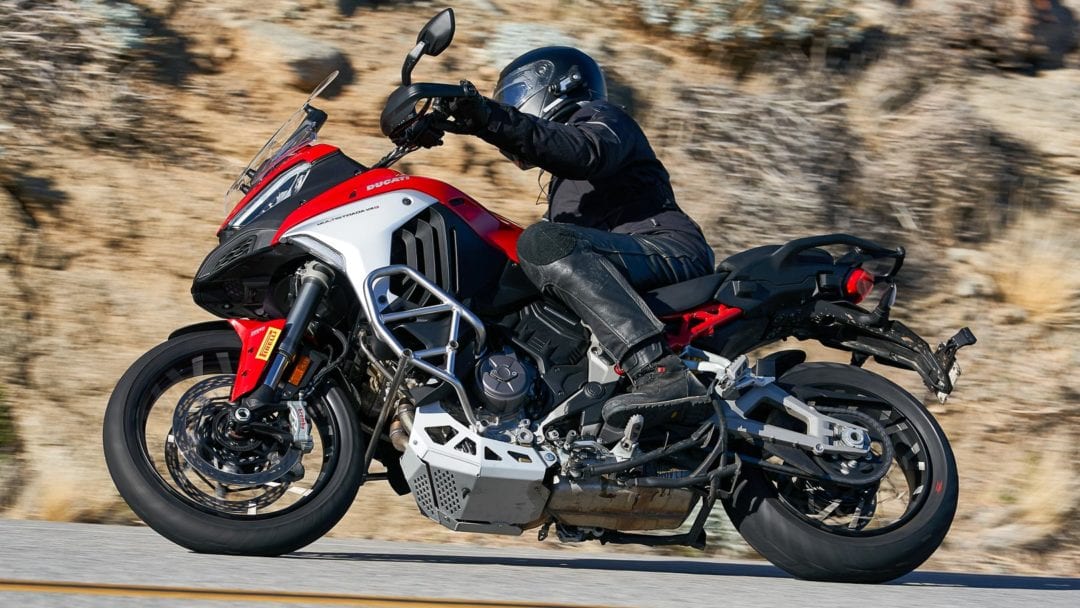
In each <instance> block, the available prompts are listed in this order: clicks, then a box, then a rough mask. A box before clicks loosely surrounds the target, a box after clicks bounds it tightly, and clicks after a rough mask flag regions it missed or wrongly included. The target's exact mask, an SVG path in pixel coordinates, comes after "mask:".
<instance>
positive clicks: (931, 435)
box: [724, 363, 959, 583]
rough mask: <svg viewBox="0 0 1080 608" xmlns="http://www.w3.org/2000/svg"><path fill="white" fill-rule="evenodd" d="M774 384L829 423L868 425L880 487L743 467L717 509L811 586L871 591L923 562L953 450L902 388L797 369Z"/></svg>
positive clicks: (840, 370) (949, 506) (946, 494)
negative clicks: (884, 467)
mask: <svg viewBox="0 0 1080 608" xmlns="http://www.w3.org/2000/svg"><path fill="white" fill-rule="evenodd" d="M778 383H779V384H780V385H781V386H783V387H784V388H785V389H786V390H788V391H789V392H791V393H792V394H794V395H796V396H797V397H799V398H800V399H801V400H803V401H804V402H806V403H807V404H809V405H812V406H816V407H827V408H830V409H829V415H831V416H834V417H837V418H841V419H844V418H845V412H848V413H849V419H850V420H851V421H852V422H855V423H858V420H859V417H861V416H863V415H869V416H871V417H873V419H874V420H876V421H877V422H878V423H879V424H880V427H878V428H881V429H883V430H884V436H881V437H876V436H873V434H872V437H871V439H872V441H873V442H876V445H878V446H880V445H881V444H882V443H883V442H886V441H887V442H889V443H890V444H891V445H892V448H893V450H892V461H893V462H892V466H891V467H890V469H889V472H888V473H887V474H886V476H885V477H884V478H883V479H881V480H880V481H879V482H877V483H874V484H872V485H870V486H864V487H844V486H839V485H835V484H829V483H824V482H818V481H811V480H807V479H804V478H800V477H793V476H791V475H785V474H783V473H778V472H773V471H769V470H766V469H762V468H756V467H749V466H747V467H744V468H743V471H742V473H741V475H740V477H739V479H738V480H737V481H736V485H735V491H734V493H733V494H732V496H731V497H730V499H728V500H726V501H725V502H724V508H725V510H726V511H727V514H728V517H730V518H731V521H732V523H733V524H734V525H735V527H736V528H737V529H738V530H739V533H740V534H742V536H743V538H745V539H746V541H747V542H748V543H749V544H750V546H752V547H753V548H754V549H756V550H757V551H758V553H760V554H761V555H762V556H763V557H765V558H766V559H768V560H769V561H770V562H772V563H773V564H775V565H777V566H779V567H780V568H782V569H784V570H785V571H787V572H789V573H790V574H792V575H794V576H796V577H799V578H804V579H810V580H820V581H837V582H853V583H879V582H884V581H889V580H892V579H895V578H897V577H900V576H903V575H904V574H907V573H908V572H911V571H912V570H914V569H915V568H917V567H918V566H919V565H920V564H922V563H923V562H924V561H926V559H927V558H929V557H930V555H932V554H933V553H934V551H935V550H937V548H938V546H939V545H940V544H941V542H942V540H944V538H945V534H946V533H947V532H948V531H949V526H950V525H951V524H952V519H953V515H954V514H955V512H956V502H957V496H958V491H959V487H958V486H959V483H958V480H957V471H956V461H955V459H954V458H953V454H952V450H951V449H950V447H949V443H948V440H947V439H946V438H945V434H944V433H943V432H942V430H941V428H940V427H939V426H938V424H937V422H936V421H934V419H933V417H932V416H931V415H930V413H929V412H928V411H927V410H926V409H925V408H924V407H923V405H922V404H921V403H920V402H919V401H918V400H917V399H915V398H914V397H913V396H912V395H911V394H909V393H908V392H906V391H905V390H904V389H902V388H900V387H899V386H897V385H895V384H893V383H892V382H890V381H888V380H886V379H885V378H882V377H881V376H878V375H877V374H874V373H872V372H869V371H866V370H864V369H860V368H857V367H853V366H850V365H843V364H838V363H808V364H803V365H798V366H796V367H794V368H792V369H791V370H790V371H788V372H787V373H785V374H784V375H783V376H782V377H781V378H780V379H779V380H778ZM872 451H873V450H872ZM876 452H877V453H878V454H881V453H883V452H884V453H887V451H885V450H882V449H880V448H879V449H877V450H876ZM763 456H767V454H763ZM771 460H773V461H774V462H775V461H776V458H775V457H773V458H772V459H771ZM777 464H781V463H780V462H777ZM825 464H826V465H828V463H825ZM836 466H837V467H843V466H847V465H846V463H843V462H837V463H836Z"/></svg>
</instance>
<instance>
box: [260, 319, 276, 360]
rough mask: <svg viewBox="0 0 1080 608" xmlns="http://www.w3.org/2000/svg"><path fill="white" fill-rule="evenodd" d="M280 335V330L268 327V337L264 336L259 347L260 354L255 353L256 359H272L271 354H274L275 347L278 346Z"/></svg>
mask: <svg viewBox="0 0 1080 608" xmlns="http://www.w3.org/2000/svg"><path fill="white" fill-rule="evenodd" d="M280 335H281V330H280V329H277V328H274V327H267V328H266V335H265V336H263V341H262V344H261V345H260V346H259V352H257V353H255V358H256V359H258V360H259V361H266V360H268V359H269V358H270V353H272V352H274V345H275V344H277V339H278V336H280Z"/></svg>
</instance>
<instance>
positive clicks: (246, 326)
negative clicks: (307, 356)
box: [228, 319, 285, 402]
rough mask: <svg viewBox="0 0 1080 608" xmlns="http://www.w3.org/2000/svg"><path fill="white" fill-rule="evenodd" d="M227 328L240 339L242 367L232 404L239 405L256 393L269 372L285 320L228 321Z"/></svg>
mask: <svg viewBox="0 0 1080 608" xmlns="http://www.w3.org/2000/svg"><path fill="white" fill-rule="evenodd" d="M228 324H229V325H230V326H232V328H233V329H234V330H236V333H237V335H239V336H240V344H241V346H240V366H239V367H238V368H237V370H236V381H235V382H233V390H232V396H230V397H229V399H230V401H233V402H235V401H237V400H238V399H240V398H241V397H243V396H244V395H246V394H248V393H250V392H251V391H253V390H255V387H256V386H258V385H259V381H260V380H262V377H263V374H264V373H265V372H266V366H267V364H268V363H269V362H270V355H272V354H273V352H274V346H275V345H277V340H278V337H279V336H280V335H281V329H282V328H283V327H285V319H271V320H269V321H254V320H251V319H229V320H228Z"/></svg>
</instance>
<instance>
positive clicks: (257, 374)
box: [169, 319, 285, 402]
mask: <svg viewBox="0 0 1080 608" xmlns="http://www.w3.org/2000/svg"><path fill="white" fill-rule="evenodd" d="M283 327H285V319H271V320H269V321H253V320H251V319H229V320H227V321H225V320H222V321H205V322H203V323H195V324H192V325H187V326H184V327H181V328H180V329H177V330H176V331H174V332H172V333H171V334H169V339H170V340H172V339H173V338H178V337H180V336H186V335H188V334H196V333H199V332H203V331H221V330H223V329H230V328H231V329H232V330H233V331H235V332H236V335H238V336H239V337H240V366H239V367H238V368H237V369H236V380H235V381H234V382H233V390H232V396H231V397H230V400H232V401H234V402H235V401H236V400H237V399H239V398H241V397H243V396H244V395H247V394H248V393H250V392H251V391H253V390H255V387H256V386H258V385H259V381H260V380H262V377H263V373H264V372H265V371H266V366H267V364H268V363H269V362H270V355H271V354H272V353H273V352H274V346H275V345H276V344H277V339H278V336H279V335H281V329H282V328H283Z"/></svg>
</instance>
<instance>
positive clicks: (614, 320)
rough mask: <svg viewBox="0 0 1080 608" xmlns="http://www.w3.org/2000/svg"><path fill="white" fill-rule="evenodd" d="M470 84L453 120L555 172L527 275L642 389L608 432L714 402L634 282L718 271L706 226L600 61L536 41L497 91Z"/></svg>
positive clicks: (612, 409)
mask: <svg viewBox="0 0 1080 608" xmlns="http://www.w3.org/2000/svg"><path fill="white" fill-rule="evenodd" d="M462 84H463V85H464V87H465V88H466V90H467V91H468V92H469V95H467V96H466V97H464V98H461V99H457V100H454V101H452V102H450V103H449V104H448V107H447V108H446V111H447V112H448V113H449V115H450V116H451V117H452V118H453V119H454V121H453V123H451V124H450V125H447V126H446V130H448V131H453V132H456V133H468V134H473V135H476V136H478V137H480V138H481V139H483V140H484V141H486V142H488V143H490V144H493V145H495V146H496V147H498V148H499V150H500V151H502V153H503V154H504V155H505V156H507V157H508V158H509V159H510V160H511V161H513V162H514V163H515V164H516V165H517V166H518V167H520V168H521V169H530V168H532V167H539V168H540V169H542V170H543V171H547V172H548V173H550V174H551V176H552V177H551V181H550V183H549V186H548V188H547V198H548V211H547V213H546V214H545V216H544V219H543V220H542V221H540V222H538V223H536V224H533V225H532V226H529V227H528V228H527V229H526V230H525V231H524V233H522V235H521V237H520V239H519V240H518V245H517V248H518V257H519V260H520V263H521V267H522V268H523V269H524V271H525V274H526V275H527V276H528V277H529V279H530V280H531V281H532V282H533V283H535V284H536V286H537V287H539V288H540V289H546V290H548V291H550V292H552V293H554V294H555V295H556V296H558V297H559V298H560V299H561V300H562V301H563V302H564V303H565V304H566V305H568V306H569V307H570V308H571V309H573V311H574V312H575V313H577V314H578V315H579V316H580V317H581V319H582V320H583V321H584V322H585V323H586V325H588V326H589V328H590V329H591V330H592V332H593V334H594V335H595V336H596V339H597V341H598V342H599V343H600V345H601V347H603V348H604V350H605V351H606V352H607V353H608V354H609V355H610V356H611V357H612V358H613V359H614V360H615V361H617V362H618V364H619V366H620V367H621V368H622V370H624V372H625V373H626V375H627V376H628V377H629V378H630V381H631V382H632V384H633V391H632V392H630V393H628V394H625V395H620V396H617V397H615V398H613V399H611V400H610V401H608V402H607V403H606V404H605V405H604V408H603V414H604V419H605V422H606V424H605V432H604V434H605V435H606V436H607V435H610V434H613V433H619V434H621V431H622V428H623V427H624V426H625V424H626V421H627V420H628V419H629V418H630V416H632V415H634V414H643V415H644V416H645V418H646V423H645V424H646V426H650V425H651V424H654V423H656V422H659V421H660V420H661V419H663V420H671V419H673V418H676V419H677V418H679V417H680V416H681V413H682V412H685V411H686V410H688V409H691V408H694V409H696V408H695V407H694V406H700V405H702V404H705V403H707V400H706V399H705V395H706V390H705V387H703V386H702V385H701V383H700V382H698V380H697V379H696V378H695V377H694V376H693V374H691V373H690V371H689V370H688V369H687V368H686V366H685V365H684V364H683V363H682V361H681V360H680V359H679V358H678V356H676V355H675V354H674V353H673V352H672V351H671V350H670V349H669V348H668V346H667V343H666V342H665V341H664V339H663V324H662V323H661V322H660V321H658V320H657V319H656V317H655V316H654V315H653V314H652V312H650V310H649V308H648V307H647V306H646V305H645V303H644V302H643V301H642V299H641V297H640V296H639V295H638V294H637V292H636V290H648V289H652V288H655V287H659V286H662V285H668V284H671V283H677V282H680V281H686V280H689V279H693V278H696V277H699V276H702V275H705V274H708V273H710V272H712V267H713V252H712V249H710V248H709V246H708V244H707V243H706V242H705V237H704V236H703V235H702V233H701V229H700V228H699V227H698V226H697V224H695V223H694V221H693V220H691V219H690V218H689V217H688V216H687V215H686V214H685V213H683V211H682V210H681V209H679V206H678V205H676V203H675V195H674V193H673V192H672V188H671V182H670V179H669V176H668V172H667V170H666V169H665V168H664V165H663V164H661V162H660V161H659V160H657V158H656V155H655V154H654V153H653V150H652V147H651V146H650V145H649V142H648V139H647V138H646V137H645V134H644V133H643V132H642V130H641V128H640V127H639V126H638V124H637V123H636V122H635V121H634V119H633V118H631V117H630V116H629V115H628V114H627V113H626V112H624V111H623V110H622V109H620V108H619V107H617V106H615V105H614V104H612V103H610V102H608V101H607V87H606V85H605V82H604V74H603V72H602V71H601V69H600V66H599V65H598V64H597V63H596V61H594V60H593V59H592V58H591V57H589V56H588V55H586V54H585V53H583V52H582V51H580V50H578V49H575V48H570V47H556V46H552V47H544V48H539V49H535V50H533V51H530V52H528V53H525V54H524V55H522V56H520V57H518V58H517V59H515V60H514V61H512V62H511V63H510V64H509V65H507V66H506V68H504V69H503V71H502V73H501V74H500V75H499V81H498V84H496V86H495V95H494V99H487V98H485V97H482V96H481V95H480V94H479V93H478V92H477V91H476V88H475V87H474V86H473V85H472V83H469V82H466V81H463V82H462Z"/></svg>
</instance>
